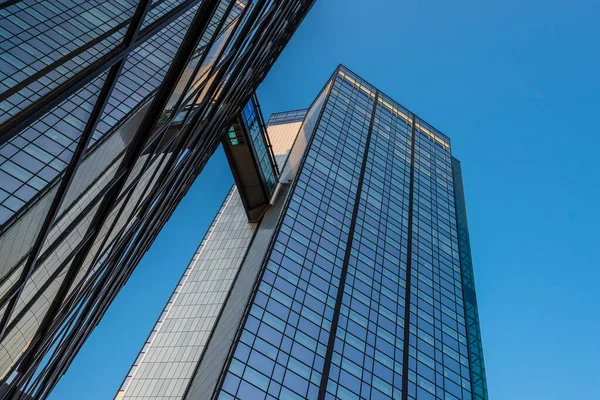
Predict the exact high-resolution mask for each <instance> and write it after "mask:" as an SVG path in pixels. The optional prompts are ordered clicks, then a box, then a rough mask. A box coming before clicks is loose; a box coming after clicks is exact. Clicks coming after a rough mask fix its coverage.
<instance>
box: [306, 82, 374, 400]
mask: <svg viewBox="0 0 600 400" xmlns="http://www.w3.org/2000/svg"><path fill="white" fill-rule="evenodd" d="M378 99H379V91H376V92H375V97H374V98H373V109H372V110H371V121H370V122H369V130H368V133H367V139H366V142H365V152H364V155H363V161H362V165H361V170H360V179H359V181H358V188H357V190H356V198H355V200H354V209H353V211H352V223H351V225H350V231H349V233H348V241H347V243H346V252H345V254H344V262H343V264H342V272H341V274H340V283H339V287H338V293H337V298H336V300H335V308H334V310H333V320H332V321H331V330H330V332H329V342H328V343H327V352H326V353H325V361H324V363H323V374H322V375H321V383H320V385H319V397H318V399H319V400H324V399H325V395H326V393H327V383H328V382H329V370H330V369H331V358H332V356H333V348H334V344H335V338H336V333H337V327H338V322H339V317H340V310H341V307H342V300H343V298H344V286H345V284H346V276H347V274H348V263H349V261H350V254H351V252H352V242H353V240H354V231H355V229H356V219H357V215H358V210H359V206H360V196H361V192H362V187H363V182H364V179H365V171H366V169H367V161H368V156H369V145H370V142H371V136H372V134H373V124H374V122H375V114H376V110H377V103H378Z"/></svg>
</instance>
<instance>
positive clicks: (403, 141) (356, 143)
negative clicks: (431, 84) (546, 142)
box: [218, 67, 486, 400]
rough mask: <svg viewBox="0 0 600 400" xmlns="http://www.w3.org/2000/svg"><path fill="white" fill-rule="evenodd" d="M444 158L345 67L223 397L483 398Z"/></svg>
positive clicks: (430, 134) (438, 141)
mask: <svg viewBox="0 0 600 400" xmlns="http://www.w3.org/2000/svg"><path fill="white" fill-rule="evenodd" d="M452 160H453V159H452V156H451V152H450V143H449V139H448V138H447V137H446V136H444V135H443V134H441V133H439V132H438V131H436V130H435V129H434V128H432V127H431V126H429V125H428V124H426V123H425V122H424V121H422V120H421V119H419V118H418V117H417V116H415V115H414V114H412V113H410V112H409V111H408V110H406V109H404V108H403V107H402V106H401V105H399V104H397V103H396V102H394V101H393V100H392V99H390V98H389V97H387V96H385V95H384V94H382V93H380V92H379V91H378V90H377V89H375V88H373V87H372V86H370V85H369V84H368V83H366V82H365V81H363V80H362V79H360V78H359V77H357V76H356V75H354V74H353V73H351V72H350V71H348V70H347V69H345V68H344V67H341V68H340V69H339V71H338V72H337V73H336V74H335V77H334V78H333V85H332V87H331V92H330V93H329V94H328V97H327V99H326V102H325V106H324V108H323V111H322V114H321V115H320V117H319V121H318V122H317V126H316V128H315V129H314V132H313V133H312V137H311V139H310V143H309V145H308V147H307V150H306V153H305V156H304V158H303V161H302V164H301V168H300V170H299V172H298V175H297V177H296V179H295V181H294V186H293V188H292V190H291V194H290V197H289V200H288V203H287V208H286V209H285V212H284V214H283V215H282V217H281V224H280V226H279V230H278V232H277V233H276V235H275V236H274V239H273V243H272V247H271V249H270V251H269V253H268V254H267V257H266V261H265V264H264V270H263V273H262V275H261V276H260V280H259V281H258V282H257V285H256V291H255V294H254V297H253V298H252V301H251V303H250V304H249V306H248V313H247V315H246V317H245V320H244V321H243V323H242V325H241V326H240V331H239V336H238V341H237V343H235V345H234V346H233V349H232V351H231V356H230V363H229V365H228V367H227V368H226V369H225V370H224V373H223V380H222V386H221V389H220V391H219V392H218V398H220V399H257V398H267V399H269V398H270V399H273V398H284V399H302V398H315V399H317V398H319V399H334V398H339V399H361V398H369V399H370V398H381V399H385V398H389V399H419V400H427V399H466V400H470V399H473V398H485V396H486V395H485V390H481V388H483V387H485V376H484V374H481V373H479V374H478V380H479V383H478V386H477V387H476V385H475V384H473V383H472V381H473V379H474V378H473V377H474V374H473V372H472V371H471V358H470V357H472V351H471V352H470V351H469V345H471V346H472V345H475V346H476V347H478V348H479V350H481V342H480V338H475V337H474V336H473V335H471V336H468V332H467V325H466V324H467V323H466V318H468V314H466V311H465V305H464V304H465V303H464V302H465V300H464V298H463V297H464V296H463V293H464V291H463V280H462V268H463V265H462V264H461V257H460V253H459V237H458V228H457V215H456V205H455V185H454V178H453V165H452V163H453V161H452ZM460 190H462V187H461V188H460ZM471 271H472V270H471ZM471 273H472V272H471ZM472 304H473V305H472V307H473V309H474V310H475V311H474V312H475V314H476V305H474V303H472ZM473 341H477V343H472V342H473ZM482 366H483V364H482V363H481V364H480V367H479V368H482ZM481 382H483V385H482V384H481ZM477 393H478V394H477Z"/></svg>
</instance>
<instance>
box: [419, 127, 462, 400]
mask: <svg viewBox="0 0 600 400" xmlns="http://www.w3.org/2000/svg"><path fill="white" fill-rule="evenodd" d="M419 122H420V124H419V125H418V126H417V127H416V132H415V139H414V140H415V144H414V145H415V154H414V189H413V194H412V195H413V214H412V218H413V227H412V247H411V262H412V264H411V287H410V314H409V315H410V326H409V357H408V398H409V399H417V398H418V399H425V400H427V399H451V400H455V399H468V400H470V399H471V394H470V373H469V358H468V352H467V339H466V331H465V320H464V309H463V301H462V285H461V276H460V260H459V254H458V237H457V231H456V215H455V209H454V194H453V181H452V156H451V154H450V151H449V148H447V147H445V146H443V145H441V144H440V143H438V142H436V141H435V140H432V138H431V136H429V135H427V134H426V133H425V132H424V131H425V130H429V131H431V129H427V128H426V127H425V124H424V123H423V122H422V121H419Z"/></svg>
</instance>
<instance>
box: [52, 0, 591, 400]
mask: <svg viewBox="0 0 600 400" xmlns="http://www.w3.org/2000/svg"><path fill="white" fill-rule="evenodd" d="M367 4H368V5H367ZM598 38H600V4H598V3H597V2H593V1H587V2H586V1H578V0H574V1H570V2H567V3H565V2H558V1H552V0H547V1H541V0H529V1H516V0H508V1H503V2H481V1H474V0H469V1H462V2H439V1H431V0H422V1H418V2H407V1H397V0H389V1H383V0H370V1H368V2H365V1H359V0H318V1H317V4H316V5H315V6H314V8H313V10H312V11H311V13H310V15H309V16H308V18H307V19H306V20H305V22H304V24H303V25H302V27H301V28H300V29H299V31H298V32H297V33H296V35H295V36H294V38H293V39H292V41H291V42H290V44H289V46H288V47H287V48H286V50H285V51H284V53H283V54H282V56H281V57H280V59H279V61H278V62H277V63H276V65H275V66H274V68H273V69H272V71H271V73H270V74H269V76H268V77H267V79H266V81H265V82H264V84H263V85H262V86H261V88H260V90H259V97H260V100H261V102H262V108H263V111H264V113H265V115H267V116H268V115H269V114H270V113H271V112H276V111H284V110H289V109H298V108H304V107H307V106H308V105H309V104H310V102H311V100H312V99H313V98H314V97H315V96H316V95H317V93H318V91H319V89H320V88H321V86H322V85H323V83H324V82H325V80H326V79H327V78H328V77H329V75H330V74H331V73H332V71H333V70H334V68H335V67H336V66H337V65H338V64H339V63H343V64H345V65H346V66H347V67H349V68H350V69H352V70H353V71H354V72H356V73H357V74H359V75H361V76H362V77H363V78H365V79H367V80H368V81H370V82H371V83H372V84H374V85H375V86H377V87H378V88H379V89H381V90H382V91H384V92H385V93H386V94H388V95H390V96H391V97H392V98H394V99H395V100H397V101H399V102H400V103H402V104H403V105H404V106H406V107H407V108H409V109H410V110H412V111H414V112H415V113H417V114H418V115H419V116H420V117H422V118H423V119H425V120H426V121H428V122H429V123H431V124H432V125H434V126H435V127H436V128H438V129H439V130H440V131H442V132H444V133H445V134H447V135H448V136H450V137H451V138H452V148H453V153H454V155H455V156H456V157H457V158H459V159H460V160H461V161H462V164H463V174H464V180H465V190H466V198H467V207H468V214H469V225H470V230H471V241H472V248H473V259H474V265H475V275H476V282H477V291H478V299H479V309H480V316H481V323H482V335H483V340H484V355H485V361H486V368H487V376H488V386H489V393H490V398H491V399H493V400H521V399H523V400H531V399H544V400H554V399H556V400H565V399H597V398H599V395H598V389H597V384H596V382H597V381H598V376H599V375H600V366H599V364H598V362H597V360H598V359H600V345H599V344H598V338H599V337H600V312H599V310H598V307H599V306H600V291H599V290H598V289H597V287H598V281H599V280H600V265H599V264H600V262H599V261H598V260H599V257H598V254H597V250H598V248H599V244H598V239H599V237H600V235H598V233H597V227H598V226H600V200H599V199H600V179H599V177H600V166H599V163H598V162H597V160H598V146H597V144H596V143H597V140H598V133H599V132H598V131H599V129H598V122H597V121H596V116H597V115H598V110H599V109H600V97H599V93H600V75H599V71H600V45H599V44H598V43H599V41H598ZM232 182H233V180H232V178H231V176H230V172H229V170H228V167H227V163H226V161H225V158H224V156H223V154H222V152H221V151H219V152H217V154H216V155H215V156H214V157H213V159H212V160H211V161H210V163H209V165H208V166H207V167H206V169H205V170H204V172H203V173H202V175H201V176H200V177H199V178H198V180H197V181H196V183H195V184H194V186H193V188H192V189H191V190H190V192H189V194H188V195H187V197H186V198H185V199H184V200H183V202H182V203H181V205H180V206H179V208H178V209H177V211H176V213H175V214H174V216H173V217H172V218H171V220H170V221H169V223H168V224H167V226H166V228H165V230H164V231H163V232H162V233H161V235H160V236H159V238H158V239H157V241H156V242H155V244H154V246H153V247H152V249H151V250H150V251H149V252H148V254H147V255H146V257H145V258H144V259H143V261H142V263H141V264H140V266H139V267H138V269H137V270H136V271H135V273H134V274H133V276H132V278H131V279H130V281H129V283H128V284H127V285H126V286H125V288H124V289H123V291H122V293H121V294H120V295H119V296H118V298H117V300H116V301H115V303H114V305H113V306H112V307H111V309H110V310H109V311H108V313H107V315H106V317H105V319H104V320H103V321H102V323H101V324H100V325H99V327H98V328H97V329H96V331H95V332H94V333H93V335H92V337H91V338H90V340H89V341H88V343H86V345H85V347H84V349H83V350H82V352H81V353H80V355H79V356H78V357H77V358H76V360H75V362H74V363H73V365H72V367H71V369H70V370H69V372H68V373H67V374H66V376H65V378H64V379H63V380H62V382H61V383H60V384H59V386H58V387H57V389H56V390H55V392H54V393H53V395H52V397H51V398H52V399H53V400H58V399H61V400H62V399H81V398H82V397H81V393H86V396H85V398H86V399H90V400H94V399H110V398H112V396H113V395H114V393H115V392H116V390H117V388H118V386H119V385H120V383H121V380H122V378H123V377H124V375H125V374H126V371H127V370H128V369H129V366H130V365H131V363H132V361H133V360H134V358H135V357H136V355H137V352H138V351H139V348H140V347H141V344H142V342H143V341H144V339H145V338H146V335H147V334H148V332H149V330H150V328H151V327H152V325H153V324H154V321H155V320H156V318H157V317H158V315H159V314H160V312H161V310H162V307H163V306H164V304H165V302H166V300H167V298H168V297H169V294H170V292H171V290H172V289H173V288H174V287H175V285H176V283H177V281H178V279H179V276H180V274H181V273H182V271H183V269H184V268H185V266H186V265H187V262H188V261H189V259H190V258H191V256H192V254H193V253H194V250H195V248H196V246H197V244H198V243H199V242H200V240H201V238H202V236H203V234H204V231H205V230H206V228H207V227H208V225H209V223H210V221H211V219H212V217H213V216H214V214H215V212H216V211H217V209H218V206H219V204H220V203H221V201H222V199H223V198H224V196H225V194H226V192H227V190H228V189H229V186H230V185H231V184H232ZM207 187H208V188H210V190H207Z"/></svg>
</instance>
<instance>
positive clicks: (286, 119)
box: [267, 109, 308, 125]
mask: <svg viewBox="0 0 600 400" xmlns="http://www.w3.org/2000/svg"><path fill="white" fill-rule="evenodd" d="M307 112H308V109H305V110H296V111H286V112H280V113H275V114H273V115H271V118H269V122H267V125H282V124H291V123H293V122H302V121H303V120H304V117H305V116H306V113H307Z"/></svg>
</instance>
